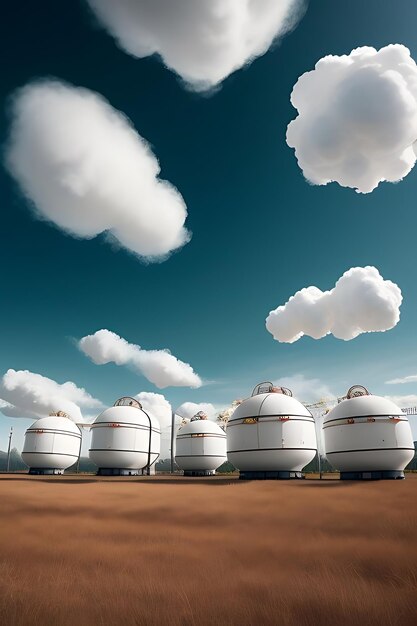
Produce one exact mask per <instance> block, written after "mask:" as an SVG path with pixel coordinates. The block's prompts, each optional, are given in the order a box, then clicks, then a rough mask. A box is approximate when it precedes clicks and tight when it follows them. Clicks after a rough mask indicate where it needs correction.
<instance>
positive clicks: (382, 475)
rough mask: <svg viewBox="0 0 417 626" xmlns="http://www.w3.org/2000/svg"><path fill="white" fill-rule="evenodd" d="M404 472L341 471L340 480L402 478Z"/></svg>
mask: <svg viewBox="0 0 417 626" xmlns="http://www.w3.org/2000/svg"><path fill="white" fill-rule="evenodd" d="M403 478H404V472H401V471H399V470H381V471H373V472H340V480H401V479H403Z"/></svg>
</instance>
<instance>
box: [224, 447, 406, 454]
mask: <svg viewBox="0 0 417 626" xmlns="http://www.w3.org/2000/svg"><path fill="white" fill-rule="evenodd" d="M396 449H397V450H398V448H396ZM268 450H311V451H312V452H313V451H314V452H317V448H287V447H283V448H244V449H243V450H228V451H227V454H235V453H237V452H265V451H268Z"/></svg>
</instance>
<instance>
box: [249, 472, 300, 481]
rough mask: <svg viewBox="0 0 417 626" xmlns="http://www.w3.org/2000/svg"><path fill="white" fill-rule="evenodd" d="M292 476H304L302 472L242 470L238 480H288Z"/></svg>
mask: <svg viewBox="0 0 417 626" xmlns="http://www.w3.org/2000/svg"><path fill="white" fill-rule="evenodd" d="M294 478H296V479H297V478H298V479H300V478H304V474H303V473H302V472H290V471H288V472H283V471H281V472H248V471H242V472H240V474H239V479H240V480H288V479H294Z"/></svg>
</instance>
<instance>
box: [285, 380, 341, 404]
mask: <svg viewBox="0 0 417 626" xmlns="http://www.w3.org/2000/svg"><path fill="white" fill-rule="evenodd" d="M274 384H275V385H277V386H279V387H287V389H290V390H291V391H292V393H293V396H294V398H296V399H297V400H300V402H310V403H315V402H317V401H318V400H322V399H329V398H334V394H333V393H332V392H331V391H330V389H329V387H328V386H327V385H326V384H325V383H323V382H322V381H321V380H319V379H318V378H307V377H306V376H304V374H294V375H293V376H284V377H282V378H279V379H278V380H277V381H275V382H274Z"/></svg>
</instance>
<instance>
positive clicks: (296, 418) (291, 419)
mask: <svg viewBox="0 0 417 626" xmlns="http://www.w3.org/2000/svg"><path fill="white" fill-rule="evenodd" d="M282 417H288V418H289V419H288V420H287V421H289V422H310V423H314V418H313V417H307V416H305V415H288V413H282V414H281V415H277V414H276V413H274V414H273V415H247V416H246V417H237V418H236V419H234V420H229V421H228V422H227V428H229V426H238V425H239V424H243V423H244V420H247V419H255V420H256V421H257V422H258V424H259V423H260V422H261V421H262V422H274V421H277V420H278V421H279V419H280V418H282ZM265 418H267V419H265Z"/></svg>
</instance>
